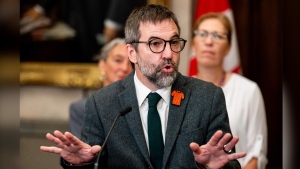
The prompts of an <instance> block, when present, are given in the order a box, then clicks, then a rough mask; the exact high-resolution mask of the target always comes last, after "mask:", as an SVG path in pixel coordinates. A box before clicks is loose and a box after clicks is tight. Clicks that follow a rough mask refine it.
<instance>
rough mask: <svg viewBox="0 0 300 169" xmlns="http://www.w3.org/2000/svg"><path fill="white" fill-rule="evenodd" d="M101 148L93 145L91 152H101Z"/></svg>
mask: <svg viewBox="0 0 300 169" xmlns="http://www.w3.org/2000/svg"><path fill="white" fill-rule="evenodd" d="M100 149H101V146H99V145H95V146H93V147H92V148H91V152H92V153H93V154H97V153H99V151H100Z"/></svg>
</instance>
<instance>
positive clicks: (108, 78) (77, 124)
mask: <svg viewBox="0 0 300 169" xmlns="http://www.w3.org/2000/svg"><path fill="white" fill-rule="evenodd" d="M96 59H97V60H98V61H99V62H98V67H99V71H100V80H101V81H102V87H104V86H107V85H109V84H111V83H113V82H115V81H117V80H120V79H123V78H125V77H126V76H127V75H128V74H129V73H131V72H132V65H131V62H130V61H129V59H128V56H127V51H126V43H125V39H121V38H116V39H114V40H112V41H111V42H109V43H108V44H106V45H105V46H104V47H103V48H102V50H101V53H100V55H98V56H97V57H96ZM86 100H87V98H83V99H81V100H78V101H76V102H74V103H72V104H71V106H70V114H69V115H70V121H69V124H70V130H71V133H72V134H74V135H75V136H76V137H77V138H81V128H82V123H83V118H84V109H85V103H86Z"/></svg>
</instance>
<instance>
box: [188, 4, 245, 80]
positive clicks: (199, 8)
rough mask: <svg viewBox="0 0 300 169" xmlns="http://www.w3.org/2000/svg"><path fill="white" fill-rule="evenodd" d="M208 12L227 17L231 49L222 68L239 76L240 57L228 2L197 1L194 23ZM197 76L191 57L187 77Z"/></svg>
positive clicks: (195, 62)
mask: <svg viewBox="0 0 300 169" xmlns="http://www.w3.org/2000/svg"><path fill="white" fill-rule="evenodd" d="M208 12H222V13H224V15H226V16H227V17H228V19H229V20H230V23H231V26H232V38H231V49H230V51H229V53H228V55H227V56H226V57H225V59H224V63H223V67H224V70H225V71H230V72H235V73H239V74H241V67H240V56H239V50H238V43H237V37H236V31H235V24H234V17H233V13H232V10H231V7H230V3H229V0H197V5H196V11H195V16H194V22H195V21H196V20H197V19H198V18H199V17H200V16H201V15H203V14H205V13H208ZM196 74H197V60H196V57H195V56H193V55H191V58H190V65H189V71H188V75H189V76H194V75H196Z"/></svg>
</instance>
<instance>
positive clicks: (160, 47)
mask: <svg viewBox="0 0 300 169" xmlns="http://www.w3.org/2000/svg"><path fill="white" fill-rule="evenodd" d="M167 42H169V44H170V48H171V50H172V51H173V52H175V53H179V52H181V51H182V50H183V49H184V46H185V43H186V42H187V40H185V39H182V38H175V39H171V40H164V39H161V38H154V39H151V40H149V41H148V42H146V41H137V42H132V43H147V44H148V45H149V48H150V50H151V51H152V52H153V53H161V52H162V51H164V50H165V48H166V43H167ZM132 43H131V44H132Z"/></svg>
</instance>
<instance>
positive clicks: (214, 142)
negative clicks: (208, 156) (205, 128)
mask: <svg viewBox="0 0 300 169" xmlns="http://www.w3.org/2000/svg"><path fill="white" fill-rule="evenodd" d="M222 135H223V132H222V131H221V130H218V131H217V132H216V133H215V134H214V135H213V136H212V137H211V138H210V140H209V142H208V144H210V145H212V146H216V145H218V143H219V140H220V139H221V138H222Z"/></svg>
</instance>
